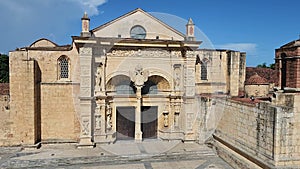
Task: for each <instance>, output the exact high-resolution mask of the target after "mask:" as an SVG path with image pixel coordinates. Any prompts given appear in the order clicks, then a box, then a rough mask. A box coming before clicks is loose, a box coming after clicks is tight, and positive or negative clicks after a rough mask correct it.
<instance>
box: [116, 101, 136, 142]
mask: <svg viewBox="0 0 300 169" xmlns="http://www.w3.org/2000/svg"><path fill="white" fill-rule="evenodd" d="M134 132H135V108H134V107H117V139H118V140H132V139H134Z"/></svg>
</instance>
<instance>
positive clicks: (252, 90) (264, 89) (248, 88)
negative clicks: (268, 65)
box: [245, 84, 270, 97]
mask: <svg viewBox="0 0 300 169" xmlns="http://www.w3.org/2000/svg"><path fill="white" fill-rule="evenodd" d="M269 90H270V86H269V84H265V85H245V92H246V96H247V97H250V96H256V97H262V96H267V95H268V94H269Z"/></svg>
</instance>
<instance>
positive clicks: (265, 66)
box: [256, 62, 268, 68]
mask: <svg viewBox="0 0 300 169" xmlns="http://www.w3.org/2000/svg"><path fill="white" fill-rule="evenodd" d="M256 67H261V68H267V67H268V66H267V63H266V62H264V63H262V64H259V65H257V66H256Z"/></svg>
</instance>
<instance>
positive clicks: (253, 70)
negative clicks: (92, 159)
mask: <svg viewBox="0 0 300 169" xmlns="http://www.w3.org/2000/svg"><path fill="white" fill-rule="evenodd" d="M255 74H258V75H259V76H260V77H262V78H264V79H266V80H267V82H268V83H275V84H276V85H277V84H278V79H279V77H278V76H277V71H276V70H273V69H270V68H258V67H247V68H246V81H248V79H249V78H250V77H251V76H253V75H255Z"/></svg>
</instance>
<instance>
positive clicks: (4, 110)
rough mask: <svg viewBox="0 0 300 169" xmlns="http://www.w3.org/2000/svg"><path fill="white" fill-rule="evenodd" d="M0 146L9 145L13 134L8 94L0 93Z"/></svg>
mask: <svg viewBox="0 0 300 169" xmlns="http://www.w3.org/2000/svg"><path fill="white" fill-rule="evenodd" d="M0 116H1V118H0V126H1V130H0V146H9V145H10V138H11V137H12V136H13V135H12V133H11V127H12V124H13V120H12V118H11V115H10V111H9V95H0Z"/></svg>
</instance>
